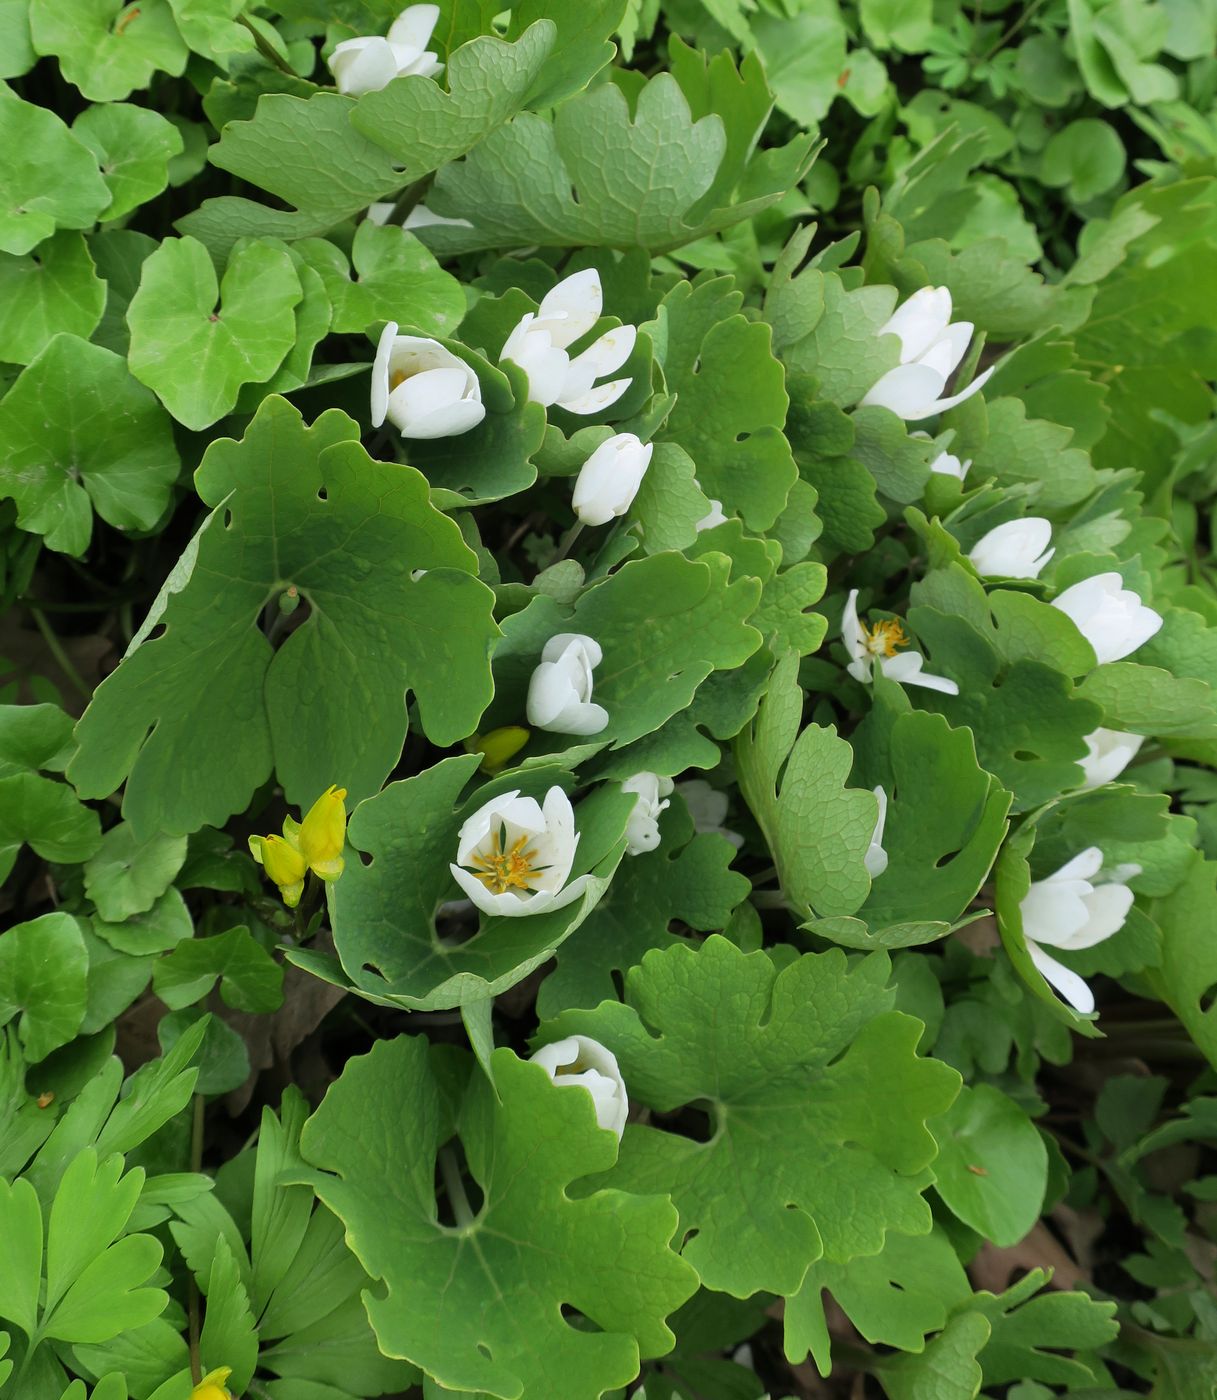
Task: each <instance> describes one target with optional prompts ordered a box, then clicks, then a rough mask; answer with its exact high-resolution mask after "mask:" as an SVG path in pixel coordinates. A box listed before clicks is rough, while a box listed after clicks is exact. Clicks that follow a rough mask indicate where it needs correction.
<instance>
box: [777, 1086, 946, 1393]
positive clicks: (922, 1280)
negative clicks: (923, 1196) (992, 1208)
mask: <svg viewBox="0 0 1217 1400" xmlns="http://www.w3.org/2000/svg"><path fill="white" fill-rule="evenodd" d="M961 1092H966V1089H965V1090H961ZM935 1169H937V1163H935ZM825 1289H827V1290H828V1291H829V1292H830V1293H831V1294H832V1296H833V1299H834V1301H835V1302H837V1303H838V1304H839V1305H840V1307H841V1308H842V1309H843V1310H844V1312H845V1314H846V1316H848V1318H849V1320H850V1321H851V1322H852V1323H853V1324H854V1326H855V1327H856V1328H857V1329H858V1331H859V1332H861V1334H862V1335H863V1336H864V1337H865V1338H866V1340H867V1341H868V1342H871V1343H875V1342H879V1343H882V1344H883V1345H885V1346H891V1347H899V1348H900V1350H901V1351H906V1352H918V1351H921V1350H922V1348H923V1347H924V1346H925V1339H926V1336H927V1334H928V1333H930V1332H937V1331H938V1330H939V1329H940V1328H942V1327H944V1326H945V1325H946V1321H947V1316H948V1314H949V1312H950V1311H951V1310H952V1309H953V1308H954V1307H956V1306H957V1305H958V1304H960V1303H963V1302H966V1301H967V1300H968V1299H970V1298H971V1296H972V1286H971V1284H970V1283H969V1282H968V1276H967V1274H965V1273H964V1271H963V1265H962V1264H960V1262H959V1260H958V1258H957V1257H956V1254H955V1250H954V1248H953V1247H952V1245H951V1243H950V1241H949V1239H948V1238H947V1236H946V1235H945V1234H944V1233H943V1231H942V1230H941V1228H938V1227H936V1228H935V1229H934V1230H932V1231H931V1232H930V1233H929V1234H928V1235H916V1236H912V1237H910V1236H908V1235H895V1234H893V1235H888V1237H887V1239H886V1240H884V1242H883V1249H882V1250H881V1251H880V1252H879V1253H878V1254H874V1255H870V1256H868V1257H867V1258H864V1259H851V1260H850V1261H849V1263H848V1264H830V1263H829V1262H828V1261H827V1260H824V1259H818V1260H817V1261H816V1262H815V1263H814V1264H813V1265H812V1266H811V1268H810V1269H808V1270H807V1277H806V1278H805V1279H804V1280H803V1285H802V1287H801V1288H800V1289H799V1291H798V1292H797V1293H796V1294H795V1295H794V1296H793V1297H792V1298H789V1299H787V1301H786V1314H785V1319H784V1321H785V1352H786V1357H787V1359H788V1360H790V1361H792V1362H795V1363H796V1364H797V1363H798V1362H800V1361H802V1360H803V1359H804V1358H805V1357H806V1356H807V1353H808V1352H809V1351H810V1353H811V1355H812V1357H813V1358H814V1360H815V1363H816V1367H817V1369H818V1370H819V1372H820V1374H821V1375H822V1376H828V1375H829V1374H831V1357H830V1344H829V1333H828V1323H827V1320H826V1318H825V1315H824V1300H823V1292H824V1290H825Z"/></svg>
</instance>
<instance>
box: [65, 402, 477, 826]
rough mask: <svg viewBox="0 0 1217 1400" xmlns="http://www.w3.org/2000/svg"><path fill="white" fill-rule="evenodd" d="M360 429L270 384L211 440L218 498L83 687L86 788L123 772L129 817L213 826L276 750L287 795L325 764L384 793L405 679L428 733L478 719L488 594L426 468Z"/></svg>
mask: <svg viewBox="0 0 1217 1400" xmlns="http://www.w3.org/2000/svg"><path fill="white" fill-rule="evenodd" d="M358 434H359V430H358V428H357V426H356V425H355V423H354V422H352V420H351V419H350V418H348V417H347V416H346V415H345V414H344V413H341V412H339V411H337V410H331V411H330V412H328V413H326V414H323V415H322V417H321V418H319V419H318V420H317V422H316V423H315V424H314V425H313V426H312V427H311V428H308V427H306V426H305V425H304V422H303V420H302V419H301V417H300V415H299V414H298V413H297V412H296V410H295V409H294V408H292V407H291V405H290V404H288V403H287V402H286V401H285V400H283V399H280V398H276V397H271V398H268V399H266V400H264V401H263V404H262V406H261V408H260V409H259V411H258V416H257V417H256V418H255V419H254V421H253V422H252V423H251V424H250V426H249V428H248V430H247V431H246V434H245V437H244V438H243V439H242V440H241V442H239V443H238V442H234V441H232V440H231V439H228V438H221V439H219V440H217V441H216V442H213V443H212V445H211V447H210V448H209V449H208V452H207V456H206V457H205V459H204V461H203V463H202V465H201V466H200V467H199V470H198V472H197V473H196V484H197V487H198V490H199V493H200V495H201V496H202V498H203V500H204V502H205V503H206V504H207V505H209V506H211V507H212V508H213V514H212V515H211V516H210V517H208V521H207V522H206V523H205V524H204V526H203V527H202V529H201V531H200V533H199V535H198V536H196V538H195V540H194V542H192V544H191V545H190V547H189V548H188V550H187V553H186V555H185V556H184V558H183V561H182V562H181V564H180V565H179V567H178V570H177V572H176V575H175V576H172V577H171V579H170V581H169V583H168V584H167V585H166V589H165V591H164V594H163V596H162V597H161V599H159V600H158V602H157V603H156V604H155V605H154V610H153V613H152V614H151V615H150V618H149V620H148V621H147V622H146V623H145V628H144V630H143V632H142V633H141V634H140V636H139V645H137V646H136V647H135V648H134V650H132V651H131V652H130V653H129V655H128V657H127V659H126V660H125V661H124V663H123V664H122V665H121V666H120V667H119V668H118V670H117V671H116V672H115V673H114V674H113V675H112V676H110V677H109V678H107V680H106V681H104V682H103V684H102V685H101V686H100V687H99V689H98V691H97V693H96V694H95V696H94V699H93V703H92V705H91V706H90V707H89V710H88V711H87V712H86V714H85V717H84V719H83V720H82V721H81V723H80V727H79V738H80V744H81V748H80V752H79V753H78V754H77V756H76V758H75V760H74V762H73V765H72V767H71V774H72V778H73V781H74V782H75V783H76V785H77V789H78V791H81V792H87V793H101V792H105V793H107V794H108V793H110V792H113V791H114V789H115V788H117V786H118V785H119V784H120V783H121V782H122V781H123V779H124V778H127V779H128V781H127V789H126V794H125V797H124V812H125V815H126V816H127V817H128V819H129V820H130V821H131V822H132V824H133V826H134V827H135V828H136V830H137V831H139V832H141V833H151V832H154V831H166V832H189V831H195V830H197V829H198V828H199V827H200V826H204V825H211V826H222V825H223V823H224V822H225V820H226V819H227V818H228V816H229V815H230V814H231V813H233V812H236V811H240V810H242V809H243V808H244V807H245V806H246V805H247V804H248V802H249V799H250V797H251V796H252V795H253V792H254V790H255V789H256V788H257V787H258V786H259V784H261V783H262V782H264V781H265V780H266V778H267V777H268V776H269V775H270V772H271V768H272V763H273V766H274V767H275V769H276V770H277V772H278V776H279V780H280V781H281V782H282V783H283V785H284V788H285V790H286V792H287V796H288V800H289V801H290V802H292V803H293V804H295V805H297V806H304V807H307V806H308V805H309V804H310V803H311V802H312V800H313V799H314V798H315V797H316V796H317V795H318V793H320V792H322V791H323V790H324V789H325V788H326V787H328V786H329V785H330V784H331V783H333V782H335V781H338V782H341V783H342V785H343V786H345V787H346V788H347V790H348V791H349V792H350V793H351V795H352V797H353V798H354V799H355V800H358V799H359V798H360V797H363V796H366V795H367V794H369V793H372V792H376V791H378V790H379V789H380V787H381V785H382V784H383V782H384V780H385V778H386V777H387V775H388V773H389V772H390V770H391V769H392V767H393V765H394V764H395V763H396V762H397V759H398V757H399V756H400V754H401V749H402V743H403V742H404V739H405V734H406V708H405V704H404V703H403V694H404V692H405V690H406V688H407V686H408V687H410V688H411V689H412V690H413V691H414V694H415V697H416V699H417V702H418V707H419V713H420V717H421V722H422V727H423V729H424V731H425V732H426V734H427V735H428V736H429V737H430V738H431V739H432V740H433V741H434V742H437V743H441V744H448V743H452V742H454V741H455V740H457V739H460V738H463V737H465V736H466V735H468V734H471V733H472V732H473V729H474V727H475V725H476V724H477V720H478V716H479V715H480V713H481V711H482V709H483V708H484V707H485V705H486V702H487V701H488V700H489V698H490V693H491V680H490V664H489V660H488V652H489V649H490V646H491V642H492V640H493V638H494V637H495V635H496V630H497V629H496V628H495V625H494V623H493V621H492V620H491V616H490V610H491V602H492V595H491V592H490V590H489V589H488V588H487V587H486V586H485V585H484V584H482V583H480V582H479V581H478V580H477V578H476V577H475V576H474V568H475V556H474V554H473V552H472V551H471V550H470V549H469V548H468V547H467V546H466V545H465V544H464V542H463V540H462V539H461V534H460V530H459V528H458V527H457V525H456V524H455V523H454V522H453V521H452V520H450V519H448V518H447V517H446V516H443V515H441V514H440V513H439V511H437V510H436V509H435V508H434V507H433V506H432V505H431V504H430V502H429V500H428V490H427V483H426V481H425V479H424V478H423V477H422V476H420V475H419V474H418V473H417V472H415V471H413V470H412V469H411V468H409V467H402V466H397V465H396V464H389V463H378V462H373V461H372V460H371V459H370V458H369V457H368V456H367V454H366V453H365V452H364V451H363V449H362V448H361V447H360V446H359V443H358ZM420 570H422V571H425V572H423V573H422V574H421V575H420V576H419V577H414V575H415V574H416V573H417V572H418V571H420ZM291 587H295V588H296V590H297V592H298V595H299V597H300V598H301V599H303V600H305V602H306V603H307V607H308V612H307V615H305V611H304V608H303V607H301V610H300V613H299V616H300V617H301V618H302V621H301V622H300V623H298V624H297V625H296V626H295V627H294V628H293V630H292V631H291V632H290V634H289V635H288V636H287V637H286V639H285V640H284V641H283V642H282V645H280V646H279V647H278V649H276V648H275V647H274V646H272V644H271V642H270V641H269V640H268V638H267V636H266V635H265V634H264V633H263V632H262V631H261V630H260V629H259V627H258V619H259V617H260V616H261V614H262V612H263V609H264V608H265V607H266V605H267V604H268V603H269V604H272V605H273V604H274V603H275V600H276V599H277V598H278V597H279V596H280V595H281V594H283V593H284V592H285V591H286V590H287V589H288V588H291ZM276 611H277V610H276ZM154 627H160V628H163V629H164V631H163V635H160V636H156V637H151V636H149V635H148V634H149V633H150V632H151V631H152V630H153V629H154ZM333 676H340V677H341V678H342V680H341V683H340V684H337V685H326V684H324V682H325V679H326V678H327V677H333ZM150 731H151V732H150ZM220 752H223V753H225V754H226V755H227V758H228V761H227V762H226V763H225V764H224V765H223V767H222V768H217V765H216V763H215V755H216V754H217V753H220Z"/></svg>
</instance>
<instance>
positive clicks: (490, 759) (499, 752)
mask: <svg viewBox="0 0 1217 1400" xmlns="http://www.w3.org/2000/svg"><path fill="white" fill-rule="evenodd" d="M531 737H532V732H531V730H528V729H525V728H524V726H523V725H520V724H504V725H503V726H502V727H501V728H499V729H492V730H491V731H490V733H489V734H475V735H474V736H473V737H472V738H471V739H466V740H465V748H466V749H467V750H468V751H469V752H470V753H480V754H481V755H482V764H481V767H482V772H483V773H489V774H490V775H491V776H493V775H494V774H495V773H501V772H502V771H503V769H504V768H506V767H507V765H508V764H509V763H510V762H511V760H512V759H513V758H514V757H515V756H516V754H518V753H519V752H520V750H521V749H522V748H523V747H524V745H525V744H526V743H528V741H529V739H530V738H531Z"/></svg>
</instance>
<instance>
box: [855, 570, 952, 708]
mask: <svg viewBox="0 0 1217 1400" xmlns="http://www.w3.org/2000/svg"><path fill="white" fill-rule="evenodd" d="M841 640H842V641H843V642H844V643H845V649H846V651H848V652H849V654H850V657H851V658H852V659H851V660H850V663H849V665H848V666H847V667H846V670H847V671H848V672H849V674H850V675H851V676H853V678H854V679H855V680H856V681H864V682H865V681H869V680H871V679H872V678H873V676H874V668H875V666H876V665H877V666H878V667H879V670H880V671H881V673H882V674H883V675H885V676H886V677H887V678H888V680H891V681H899V682H900V684H901V685H920V686H924V687H925V689H926V690H939V691H941V692H942V693H943V694H944V695H958V694H959V686H958V685H956V683H955V682H954V681H952V680H948V679H947V678H946V676H935V675H931V674H930V672H928V671H924V670H922V667H923V666H924V665H925V657H924V656H922V655H921V653H920V652H918V651H906V652H904V653H903V654H902V655H900V656H897V655H896V648H897V647H906V646H908V644H909V643H908V638H907V637H906V636H905V635H904V628H903V627H902V626H901V625H900V623H899V622H897V621H895V620H894V619H892V620H885V621H882V622H876V623H875V625H874V626H873V627H867V626H866V625H865V624H864V623H862V622H859V620H858V590H857V589H856V588H854V589H851V590H850V594H849V598H848V599H847V600H846V603H845V611H844V612H843V613H842V615H841Z"/></svg>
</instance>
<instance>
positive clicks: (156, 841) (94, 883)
mask: <svg viewBox="0 0 1217 1400" xmlns="http://www.w3.org/2000/svg"><path fill="white" fill-rule="evenodd" d="M185 859H186V838H185V837H184V836H169V835H165V834H162V835H156V836H152V837H149V839H148V840H146V841H141V840H140V839H139V838H138V836H137V835H136V833H135V829H134V827H132V826H131V824H130V823H129V822H119V823H118V825H117V826H112V827H111V828H110V830H109V831H107V832H106V834H105V835H104V836H103V837H102V841H101V849H100V850H99V851H98V852H97V854H96V855H95V856H94V857H93V858H92V860H90V861H89V863H88V864H87V865H86V866H85V871H84V877H85V892H86V893H87V894H88V896H89V898H90V899H91V900H92V901H93V904H94V906H95V907H96V909H97V912H98V914H99V915H100V916H101V918H102V919H104V920H105V922H106V923H108V924H118V923H122V922H123V920H124V919H128V918H130V917H131V915H132V914H142V913H143V912H144V911H145V910H147V909H151V908H152V906H153V905H154V904H155V903H156V901H157V899H158V898H159V897H160V896H161V895H162V894H164V893H165V891H166V890H167V889H168V888H169V886H170V885H171V884H172V883H173V877H174V876H175V875H176V874H177V873H178V871H179V870H180V869H181V868H182V862H183V861H184V860H185Z"/></svg>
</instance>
